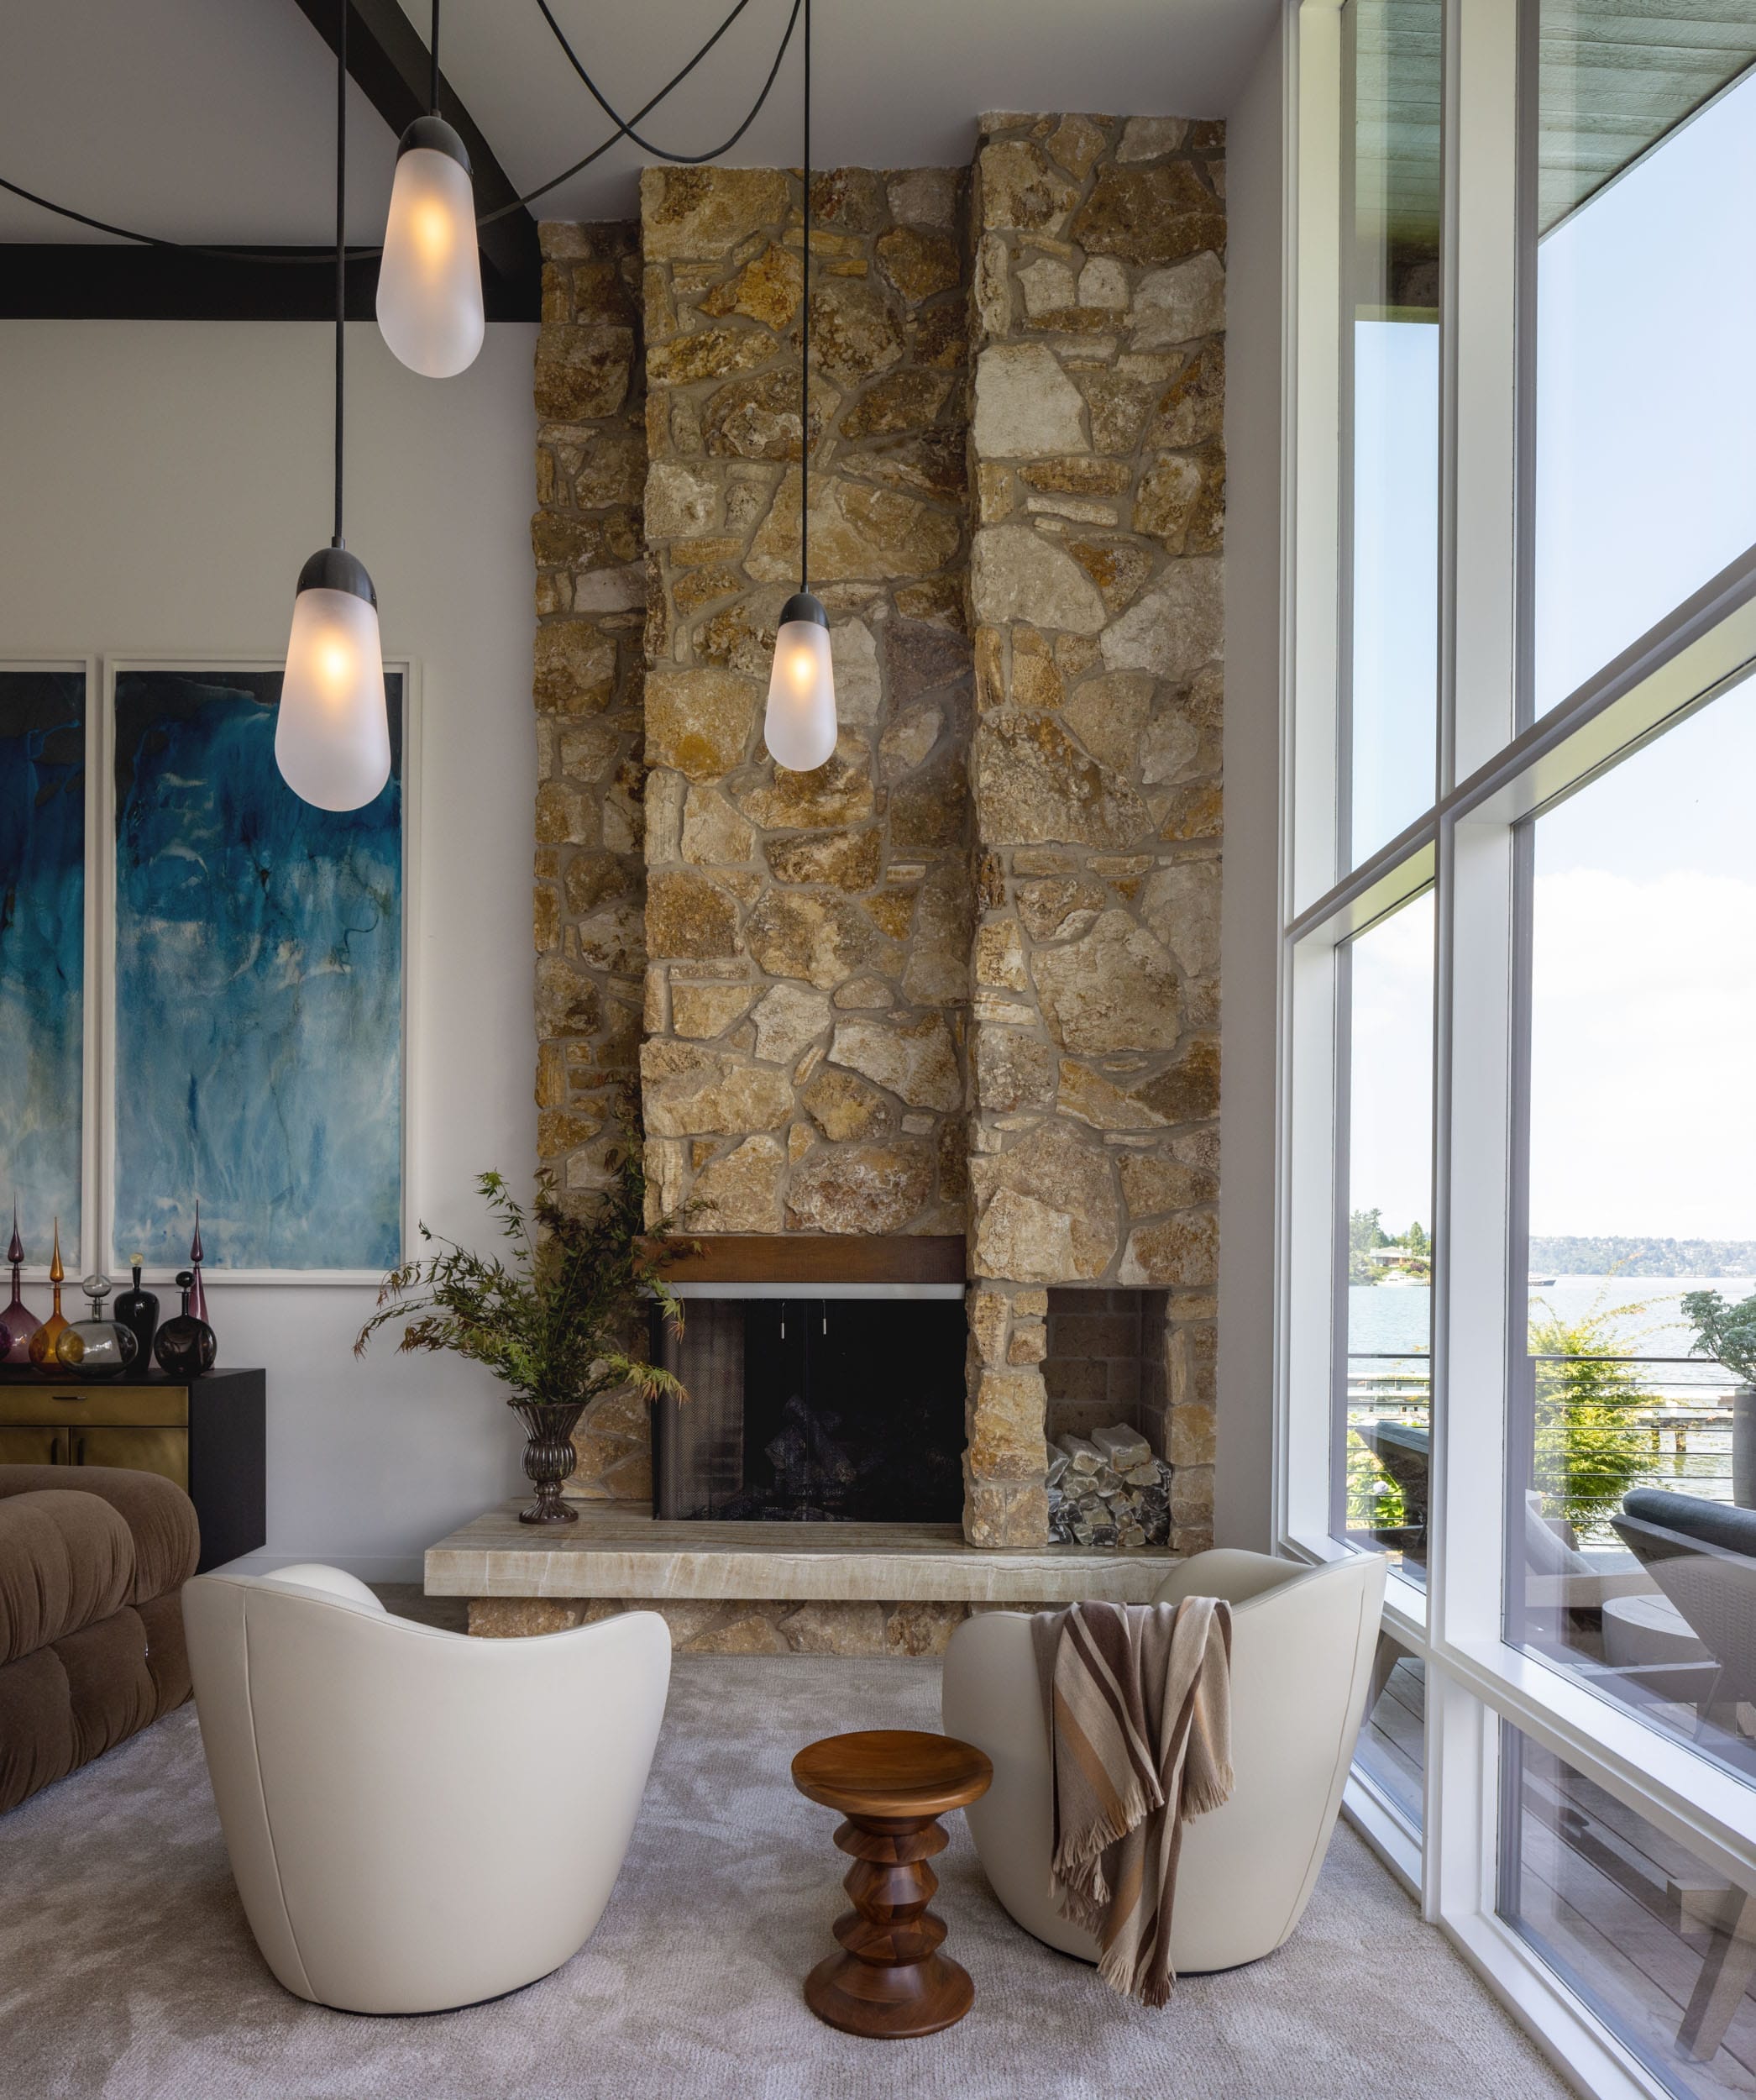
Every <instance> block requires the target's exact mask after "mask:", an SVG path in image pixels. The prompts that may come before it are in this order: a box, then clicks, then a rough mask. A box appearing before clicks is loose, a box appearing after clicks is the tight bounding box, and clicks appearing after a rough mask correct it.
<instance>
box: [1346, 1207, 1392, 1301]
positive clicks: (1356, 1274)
mask: <svg viewBox="0 0 1756 2100" xmlns="http://www.w3.org/2000/svg"><path fill="white" fill-rule="evenodd" d="M1381 1215H1382V1213H1381V1212H1380V1211H1377V1210H1354V1211H1350V1213H1349V1215H1348V1281H1349V1282H1350V1284H1376V1283H1379V1282H1381V1280H1382V1278H1383V1274H1384V1270H1383V1264H1382V1263H1379V1262H1375V1261H1374V1260H1373V1259H1372V1256H1371V1250H1372V1249H1373V1248H1374V1247H1388V1246H1389V1245H1390V1243H1391V1242H1390V1235H1389V1234H1388V1233H1387V1232H1386V1231H1385V1230H1384V1228H1383V1226H1381V1224H1380V1223H1379V1220H1380V1218H1381Z"/></svg>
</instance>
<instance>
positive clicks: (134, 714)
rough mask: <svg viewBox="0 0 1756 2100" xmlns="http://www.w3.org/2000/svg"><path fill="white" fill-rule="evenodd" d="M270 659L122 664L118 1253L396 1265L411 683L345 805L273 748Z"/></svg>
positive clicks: (153, 1259) (229, 1264) (269, 1264)
mask: <svg viewBox="0 0 1756 2100" xmlns="http://www.w3.org/2000/svg"><path fill="white" fill-rule="evenodd" d="M385 695H386V697H387V699H388V701H389V703H390V714H391V777H390V780H389V782H388V783H387V784H386V785H385V789H384V791H383V792H382V793H381V794H380V795H379V797H378V799H377V801H375V802H373V803H371V804H370V806H368V807H367V808H365V809H363V810H354V811H349V812H347V813H346V814H341V815H338V814H333V813H332V812H330V811H325V810H318V809H313V808H312V806H310V805H309V804H308V803H306V802H301V801H300V800H299V798H298V797H297V796H296V795H295V794H294V793H293V792H292V790H291V789H290V788H289V787H288V786H287V785H286V782H285V781H283V780H281V778H280V774H279V772H278V771H277V770H276V769H275V748H274V745H275V703H276V701H278V699H279V697H280V674H279V673H278V672H273V673H267V672H237V673H232V672H213V671H207V672H201V673H193V672H180V671H127V672H123V673H120V674H118V677H117V680H116V724H115V727H116V744H115V753H116V1030H115V1034H116V1102H115V1117H116V1122H115V1128H116V1156H115V1233H114V1237H115V1249H116V1253H117V1256H118V1258H119V1259H125V1258H126V1257H128V1255H129V1254H130V1253H132V1252H135V1251H139V1252H141V1253H143V1254H144V1256H145V1257H146V1259H147V1261H148V1262H149V1263H171V1262H181V1261H182V1260H183V1258H184V1257H185V1256H186V1253H187V1252H188V1247H189V1239H190V1234H191V1231H192V1229H193V1227H194V1223H195V1205H196V1201H197V1198H199V1199H200V1202H201V1223H202V1242H203V1245H204V1247H205V1249H206V1252H207V1261H208V1263H209V1265H210V1266H211V1267H212V1268H217V1269H218V1268H252V1269H264V1268H267V1269H313V1268H371V1269H382V1268H390V1267H391V1266H392V1265H393V1264H394V1263H396V1261H397V1260H398V1259H399V1258H400V1256H401V1214H402V1113H401V1108H402V806H403V795H402V786H403V783H402V734H401V722H402V680H401V676H400V675H396V674H395V673H386V675H385Z"/></svg>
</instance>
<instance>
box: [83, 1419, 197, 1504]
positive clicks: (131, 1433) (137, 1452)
mask: <svg viewBox="0 0 1756 2100" xmlns="http://www.w3.org/2000/svg"><path fill="white" fill-rule="evenodd" d="M60 1433H61V1435H63V1436H66V1437H67V1438H69V1439H70V1440H71V1445H72V1452H73V1462H74V1464H75V1465H76V1466H127V1467H132V1469H133V1470H134V1472H136V1473H162V1474H163V1475H164V1477H165V1479H167V1480H174V1481H176V1484H177V1485H178V1487H180V1488H182V1489H183V1491H184V1492H185V1494H186V1493H187V1492H188V1488H189V1432H188V1431H187V1430H186V1429H66V1430H63V1431H61V1432H60Z"/></svg>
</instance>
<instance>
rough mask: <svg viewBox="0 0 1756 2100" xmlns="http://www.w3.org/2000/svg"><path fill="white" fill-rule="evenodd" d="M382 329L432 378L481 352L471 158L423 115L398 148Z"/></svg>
mask: <svg viewBox="0 0 1756 2100" xmlns="http://www.w3.org/2000/svg"><path fill="white" fill-rule="evenodd" d="M378 327H379V332H380V334H382V336H383V337H384V339H385V342H386V343H388V344H390V346H391V353H392V354H393V355H395V356H396V357H397V358H398V359H400V360H401V362H402V363H403V364H405V365H407V366H408V368H409V370H411V372H420V373H422V375H424V376H425V377H427V378H428V379H452V378H454V377H455V376H456V375H457V374H458V373H459V372H461V371H464V370H467V368H468V367H469V365H473V364H474V362H475V357H476V353H477V352H478V351H479V350H480V349H481V347H482V334H483V327H484V323H483V316H482V265H481V255H480V251H479V249H478V248H477V245H476V238H475V191H474V187H473V186H472V184H471V182H470V179H469V155H468V154H467V153H465V152H464V142H463V140H462V139H459V136H458V135H457V134H456V132H454V131H453V129H452V128H451V126H450V125H449V124H448V123H445V122H443V119H442V118H438V117H417V118H416V119H415V121H414V122H413V123H411V125H410V126H409V128H408V129H407V130H406V131H405V132H404V133H403V134H402V144H401V146H400V147H399V149H398V150H397V156H396V181H395V182H394V183H393V184H392V185H391V215H390V218H389V221H388V223H386V225H385V231H384V258H383V260H382V261H381V262H380V264H379V266H378Z"/></svg>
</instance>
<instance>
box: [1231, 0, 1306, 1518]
mask: <svg viewBox="0 0 1756 2100" xmlns="http://www.w3.org/2000/svg"><path fill="white" fill-rule="evenodd" d="M1289 21H1290V17H1288V16H1285V15H1283V17H1282V23H1281V24H1280V25H1278V26H1277V27H1276V31H1275V33H1274V34H1273V35H1272V36H1271V38H1270V39H1269V42H1268V44H1267V45H1266V48H1265V49H1264V50H1263V52H1262V55H1261V58H1260V59H1259V60H1257V63H1256V66H1255V70H1254V71H1252V73H1251V75H1250V80H1249V81H1248V82H1247V84H1246V86H1245V89H1244V91H1243V93H1242V94H1241V95H1240V97H1239V100H1238V102H1237V104H1236V105H1235V107H1234V108H1233V109H1232V111H1231V113H1230V114H1229V118H1228V119H1227V132H1226V212H1227V219H1228V225H1227V241H1226V305H1227V312H1226V375H1225V394H1226V400H1225V449H1226V523H1225V589H1226V674H1225V882H1224V889H1223V890H1222V893H1221V895H1222V903H1221V912H1220V966H1221V970H1222V973H1223V980H1224V987H1225V990H1224V1000H1225V1005H1224V1024H1223V1025H1224V1063H1223V1071H1222V1077H1221V1099H1220V1127H1221V1130H1222V1132H1223V1133H1224V1136H1223V1147H1224V1149H1223V1156H1222V1161H1221V1168H1220V1206H1219V1458H1218V1462H1217V1465H1216V1469H1215V1473H1214V1482H1213V1488H1214V1532H1215V1536H1216V1537H1217V1539H1218V1540H1219V1543H1220V1544H1221V1545H1223V1546H1253V1547H1255V1548H1256V1549H1257V1550H1259V1551H1266V1549H1267V1547H1268V1546H1269V1543H1270V1540H1271V1533H1272V1528H1273V1491H1274V1471H1273V1467H1274V1444H1273V1437H1274V1311H1275V1303H1274V1170H1275V1168H1274V1163H1275V1091H1276V1082H1275V1055H1276V979H1277V969H1278V954H1279V941H1280V873H1279V857H1280V683H1281V642H1280V617H1279V612H1280V590H1281V364H1282V355H1281V351H1282V334H1281V328H1282V219H1283V216H1284V183H1283V166H1284V154H1283V144H1282V142H1283V138H1284V127H1283V122H1282V82H1283V78H1284V73H1285V68H1286V65H1287V34H1288V24H1289Z"/></svg>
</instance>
